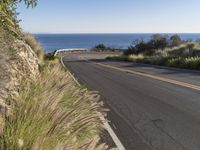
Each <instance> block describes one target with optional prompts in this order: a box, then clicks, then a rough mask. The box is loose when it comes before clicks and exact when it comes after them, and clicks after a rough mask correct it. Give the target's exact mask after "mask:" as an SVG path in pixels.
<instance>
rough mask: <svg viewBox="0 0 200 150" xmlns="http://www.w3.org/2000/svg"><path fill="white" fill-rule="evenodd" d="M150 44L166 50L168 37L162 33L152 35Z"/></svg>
mask: <svg viewBox="0 0 200 150" xmlns="http://www.w3.org/2000/svg"><path fill="white" fill-rule="evenodd" d="M150 45H151V47H152V48H154V49H162V50H164V49H165V48H166V47H167V46H168V37H167V36H165V35H161V34H154V35H153V36H152V37H151V40H150Z"/></svg>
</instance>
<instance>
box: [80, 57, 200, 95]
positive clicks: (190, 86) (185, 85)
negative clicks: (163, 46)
mask: <svg viewBox="0 0 200 150" xmlns="http://www.w3.org/2000/svg"><path fill="white" fill-rule="evenodd" d="M80 58H82V59H84V60H86V61H89V60H88V59H86V58H85V57H80ZM95 64H97V65H99V66H102V67H105V68H109V69H114V70H118V71H121V72H127V73H130V74H135V75H140V76H143V77H148V78H151V79H154V80H159V81H163V82H167V83H170V84H174V85H178V86H182V87H185V88H189V89H193V90H196V91H200V86H198V85H193V84H189V83H185V82H181V81H177V80H173V79H168V78H164V77H159V76H155V75H151V74H146V73H142V72H138V71H133V70H128V69H123V68H119V67H115V66H111V65H107V64H103V63H95Z"/></svg>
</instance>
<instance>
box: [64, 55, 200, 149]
mask: <svg viewBox="0 0 200 150" xmlns="http://www.w3.org/2000/svg"><path fill="white" fill-rule="evenodd" d="M107 55H108V54H100V53H78V54H68V55H66V56H65V57H64V58H63V62H64V64H65V65H66V66H67V67H68V68H69V70H70V71H71V72H72V73H73V74H74V75H75V76H76V77H77V78H78V80H79V81H80V82H82V83H83V84H85V85H86V86H88V87H89V88H91V89H92V90H97V91H99V93H100V94H101V97H102V100H103V101H104V102H105V104H106V107H108V108H109V109H110V112H109V113H108V119H109V120H110V121H111V122H110V125H111V127H112V128H113V130H114V131H115V133H116V134H117V136H118V137H119V139H120V141H121V142H122V143H123V145H124V147H125V148H126V149H127V150H200V72H195V71H186V70H180V69H170V68H165V67H158V66H150V65H142V64H134V63H128V62H117V61H107V60H105V59H104V58H105V57H106V56H107Z"/></svg>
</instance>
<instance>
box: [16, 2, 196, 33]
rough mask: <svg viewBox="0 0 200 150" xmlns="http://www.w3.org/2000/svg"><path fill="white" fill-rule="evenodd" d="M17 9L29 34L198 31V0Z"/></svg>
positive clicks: (62, 4) (55, 4)
mask: <svg viewBox="0 0 200 150" xmlns="http://www.w3.org/2000/svg"><path fill="white" fill-rule="evenodd" d="M18 12H20V15H19V19H22V22H21V23H20V24H21V27H22V28H23V30H24V31H28V32H32V33H155V32H156V33H180V32H182V33H183V32H184V33H200V0H38V6H37V7H36V8H34V9H26V8H25V7H24V6H23V5H21V4H20V6H19V8H18Z"/></svg>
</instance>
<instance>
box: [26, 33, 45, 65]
mask: <svg viewBox="0 0 200 150" xmlns="http://www.w3.org/2000/svg"><path fill="white" fill-rule="evenodd" d="M23 39H24V41H25V42H26V43H27V44H28V45H29V46H30V47H31V48H32V50H33V51H34V52H35V54H36V55H37V57H38V59H39V61H40V62H39V63H42V62H43V58H44V50H43V48H42V46H41V45H40V44H39V42H38V41H37V39H36V38H35V37H34V36H33V35H32V34H30V33H23Z"/></svg>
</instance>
